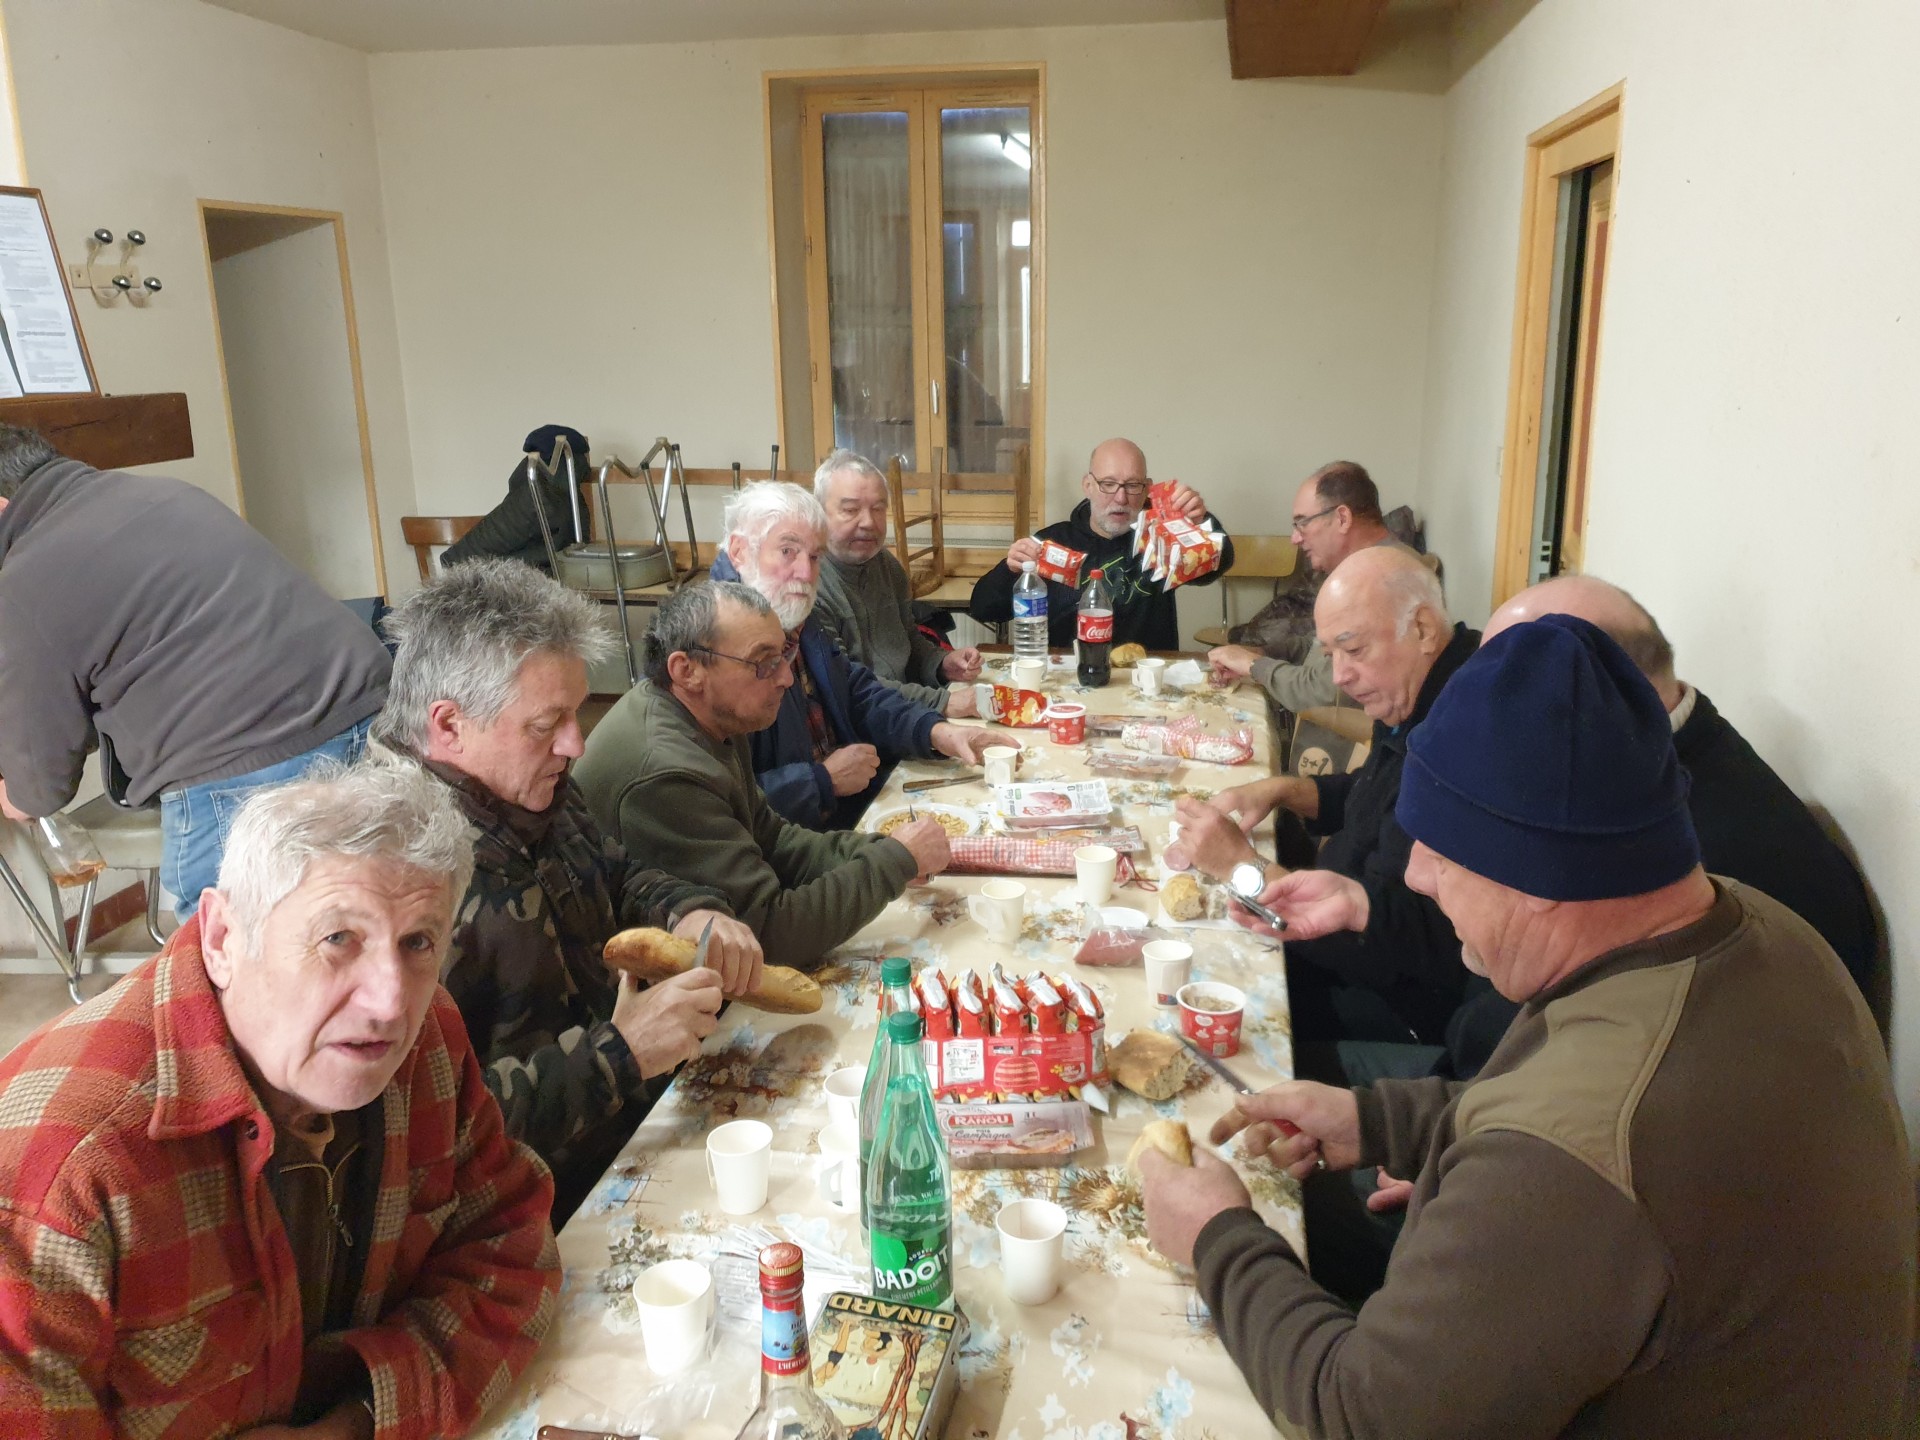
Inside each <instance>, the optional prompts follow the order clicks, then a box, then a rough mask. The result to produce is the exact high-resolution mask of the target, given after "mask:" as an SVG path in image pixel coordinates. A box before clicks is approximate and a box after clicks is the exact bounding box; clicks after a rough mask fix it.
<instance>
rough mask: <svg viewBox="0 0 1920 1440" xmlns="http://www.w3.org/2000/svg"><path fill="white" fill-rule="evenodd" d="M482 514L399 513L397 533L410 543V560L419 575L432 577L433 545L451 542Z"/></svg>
mask: <svg viewBox="0 0 1920 1440" xmlns="http://www.w3.org/2000/svg"><path fill="white" fill-rule="evenodd" d="M485 518H486V517H485V516H484V515H402V516H401V517H400V534H401V537H402V538H403V539H405V540H406V542H407V544H409V545H411V546H412V547H413V558H414V563H416V564H417V565H419V567H420V578H421V579H422V580H431V579H432V578H433V547H434V546H436V545H438V546H441V547H443V548H444V547H446V546H448V545H451V544H453V543H454V542H455V541H456V540H460V539H462V538H463V537H464V536H465V535H466V533H467V532H468V531H469V530H471V529H473V527H474V526H476V525H478V524H479V523H480V522H481V521H482V520H484V519H485Z"/></svg>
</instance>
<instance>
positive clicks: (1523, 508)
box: [1493, 82, 1626, 608]
mask: <svg viewBox="0 0 1920 1440" xmlns="http://www.w3.org/2000/svg"><path fill="white" fill-rule="evenodd" d="M1625 97H1626V85H1625V82H1622V83H1620V84H1618V85H1614V86H1612V87H1610V88H1609V89H1607V90H1604V91H1602V92H1601V93H1600V94H1598V95H1596V96H1594V97H1593V99H1591V100H1589V101H1587V102H1586V103H1585V104H1584V105H1580V106H1577V107H1576V108H1574V109H1572V110H1569V111H1568V112H1567V113H1566V114H1564V115H1562V116H1560V118H1559V119H1557V120H1554V121H1553V122H1551V123H1550V124H1547V125H1543V126H1542V127H1541V128H1540V129H1538V130H1536V131H1534V132H1533V133H1532V134H1531V135H1529V136H1528V137H1527V155H1526V178H1525V182H1524V189H1523V194H1522V199H1521V207H1520V216H1521V220H1520V269H1519V278H1518V283H1517V288H1516V292H1515V300H1514V320H1513V359H1512V364H1511V368H1510V372H1509V377H1508V383H1507V424H1506V436H1505V441H1504V444H1503V446H1502V449H1501V465H1500V514H1499V521H1498V528H1497V530H1496V532H1495V537H1494V553H1493V604H1494V606H1495V607H1496V608H1497V607H1499V606H1500V605H1503V604H1505V603H1506V601H1507V600H1509V599H1511V598H1512V597H1513V595H1514V594H1515V593H1516V592H1517V591H1519V590H1522V589H1524V588H1525V586H1526V583H1527V574H1528V569H1529V566H1530V564H1531V561H1532V556H1531V554H1530V553H1529V552H1530V549H1531V545H1532V539H1533V517H1534V506H1535V501H1536V499H1537V492H1538V485H1539V473H1540V447H1541V445H1542V443H1543V419H1544V415H1545V409H1546V370H1547V360H1548V355H1547V350H1548V342H1549V336H1550V332H1551V329H1552V317H1551V309H1552V292H1553V270H1554V239H1555V234H1556V227H1557V223H1558V209H1559V191H1560V179H1561V177H1562V176H1564V175H1567V174H1569V173H1571V172H1573V171H1576V170H1583V169H1585V168H1587V167H1588V166H1591V165H1597V164H1599V163H1600V162H1601V161H1603V160H1612V161H1613V163H1614V186H1615V194H1616V196H1617V194H1618V186H1619V176H1620V117H1621V110H1622V106H1623V104H1624V101H1625ZM1616 203H1617V202H1616ZM1587 318H1588V319H1589V320H1590V322H1591V324H1592V327H1593V329H1592V345H1591V349H1592V352H1593V353H1594V354H1595V355H1596V356H1597V354H1598V347H1599V344H1600V323H1599V322H1600V315H1599V312H1598V310H1597V309H1596V310H1595V312H1594V313H1593V314H1592V315H1591V316H1590V317H1587ZM1585 348H1587V347H1583V350H1584V349H1585ZM1596 368H1597V367H1596ZM1583 383H1584V384H1586V385H1588V386H1590V385H1591V384H1592V376H1591V375H1587V376H1585V377H1584V379H1583ZM1568 502H1569V503H1568V507H1567V513H1568V516H1569V519H1568V522H1567V525H1568V530H1567V534H1568V539H1569V546H1570V549H1571V551H1572V553H1573V554H1574V555H1575V556H1576V557H1577V556H1580V555H1583V554H1584V552H1585V530H1586V519H1587V513H1588V509H1589V507H1588V505H1587V503H1586V502H1587V496H1586V494H1585V487H1584V482H1583V483H1582V491H1581V493H1580V494H1579V495H1577V496H1575V495H1569V496H1568Z"/></svg>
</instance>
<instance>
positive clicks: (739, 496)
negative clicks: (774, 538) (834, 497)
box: [720, 480, 827, 550]
mask: <svg viewBox="0 0 1920 1440" xmlns="http://www.w3.org/2000/svg"><path fill="white" fill-rule="evenodd" d="M782 520H798V521H799V522H800V523H801V524H803V525H805V526H806V527H807V528H808V529H810V530H813V531H816V532H817V533H819V534H821V535H825V534H826V533H827V512H826V510H825V508H824V507H823V506H822V505H821V504H820V502H819V501H818V500H816V499H814V498H813V496H811V495H809V494H808V493H807V492H806V491H805V490H802V489H801V488H800V487H799V486H798V485H795V484H793V483H792V482H791V481H787V480H756V481H754V482H753V483H752V484H751V485H746V486H742V487H741V488H740V489H738V490H736V491H734V492H733V494H732V495H730V496H729V497H727V508H726V510H725V511H724V512H722V514H721V517H720V523H721V527H722V530H723V532H724V533H723V534H722V535H721V539H720V544H721V547H722V548H725V546H726V544H727V542H728V541H729V540H731V539H733V537H734V536H736V535H738V536H740V537H741V538H742V539H744V540H745V541H746V542H747V548H748V549H749V550H757V549H759V548H760V542H761V541H762V540H764V539H766V538H767V532H768V531H769V530H771V529H772V528H773V527H774V526H775V525H777V524H778V523H779V522H780V521H782Z"/></svg>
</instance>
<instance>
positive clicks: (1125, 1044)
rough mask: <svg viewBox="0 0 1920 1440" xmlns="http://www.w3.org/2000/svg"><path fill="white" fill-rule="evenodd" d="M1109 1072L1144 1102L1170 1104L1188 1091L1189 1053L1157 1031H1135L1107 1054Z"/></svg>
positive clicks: (1171, 1038) (1183, 1047)
mask: <svg viewBox="0 0 1920 1440" xmlns="http://www.w3.org/2000/svg"><path fill="white" fill-rule="evenodd" d="M1107 1070H1108V1072H1109V1073H1110V1074H1112V1076H1113V1078H1114V1079H1115V1080H1116V1081H1118V1082H1119V1083H1120V1084H1121V1085H1123V1086H1125V1087H1126V1088H1127V1089H1129V1090H1131V1091H1132V1092H1133V1093H1134V1094H1136V1095H1138V1096H1139V1097H1140V1098H1141V1099H1142V1100H1171V1099H1172V1098H1173V1097H1174V1096H1176V1095H1178V1094H1179V1093H1180V1092H1181V1091H1182V1090H1184V1089H1186V1086H1187V1079H1188V1075H1189V1073H1190V1070H1191V1062H1190V1061H1189V1060H1188V1058H1187V1050H1186V1047H1185V1046H1184V1045H1182V1044H1181V1043H1180V1042H1179V1041H1178V1040H1177V1039H1175V1038H1174V1037H1173V1036H1171V1035H1162V1034H1161V1033H1160V1032H1159V1031H1158V1030H1135V1031H1133V1032H1132V1033H1131V1034H1129V1035H1128V1036H1127V1037H1126V1038H1125V1039H1124V1040H1122V1041H1121V1042H1120V1043H1119V1044H1118V1045H1115V1046H1114V1047H1112V1048H1111V1049H1110V1050H1108V1051H1107Z"/></svg>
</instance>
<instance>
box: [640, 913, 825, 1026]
mask: <svg viewBox="0 0 1920 1440" xmlns="http://www.w3.org/2000/svg"><path fill="white" fill-rule="evenodd" d="M698 950H699V947H698V946H697V945H695V944H694V943H693V942H692V941H691V940H682V939H681V938H680V937H679V936H677V935H669V934H668V933H667V932H666V931H664V930H652V929H634V930H622V931H621V932H620V933H619V934H618V935H615V936H614V937H613V938H612V939H611V940H609V941H607V945H606V949H605V951H604V952H603V953H604V954H605V956H606V961H607V964H608V966H609V967H611V968H612V969H614V970H620V971H624V972H625V973H627V974H629V975H632V976H635V977H637V978H638V979H641V980H647V981H660V980H670V979H672V978H673V977H674V976H675V975H684V974H685V973H686V972H687V971H689V970H691V969H693V957H694V955H695V954H696V953H698ZM735 998H736V999H737V1000H738V1001H739V1003H740V1004H742V1005H751V1006H752V1007H753V1008H754V1009H756V1010H765V1011H766V1012H767V1013H768V1014H770V1015H812V1014H814V1013H815V1012H817V1011H818V1010H819V1009H820V987H819V986H818V985H816V984H815V983H814V982H813V980H812V979H811V978H810V977H808V976H806V975H802V974H801V973H800V972H799V971H798V970H792V969H789V968H788V967H786V966H785V965H767V966H764V967H762V969H761V971H760V983H759V984H758V985H756V986H754V987H753V989H752V990H751V991H749V992H748V993H747V994H745V995H740V996H736V997H735Z"/></svg>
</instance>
